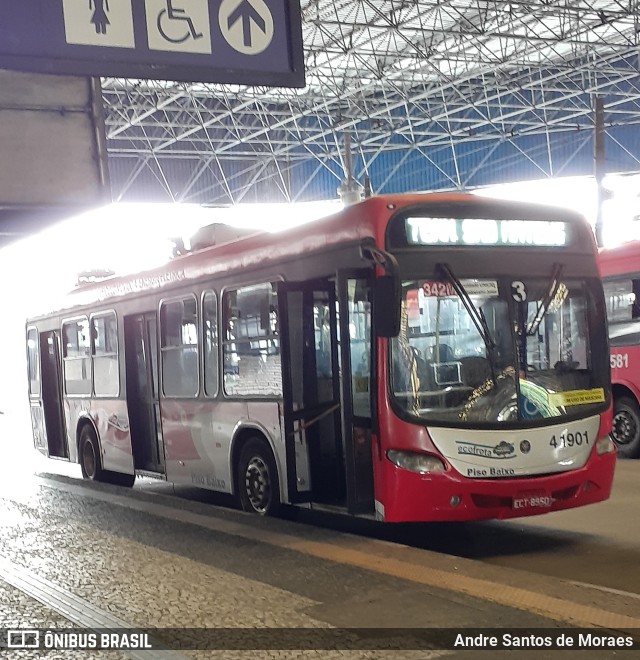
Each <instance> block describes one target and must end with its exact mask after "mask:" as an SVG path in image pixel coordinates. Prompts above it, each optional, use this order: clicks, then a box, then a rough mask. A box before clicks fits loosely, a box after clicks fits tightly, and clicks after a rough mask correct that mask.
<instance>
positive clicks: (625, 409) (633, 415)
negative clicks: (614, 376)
mask: <svg viewBox="0 0 640 660" xmlns="http://www.w3.org/2000/svg"><path fill="white" fill-rule="evenodd" d="M611 437H612V438H613V441H614V442H615V443H616V446H617V448H618V456H619V457H620V458H638V456H640V408H639V407H638V404H637V402H636V400H635V399H632V398H631V397H628V396H621V397H620V398H617V399H615V400H614V402H613V428H612V429H611Z"/></svg>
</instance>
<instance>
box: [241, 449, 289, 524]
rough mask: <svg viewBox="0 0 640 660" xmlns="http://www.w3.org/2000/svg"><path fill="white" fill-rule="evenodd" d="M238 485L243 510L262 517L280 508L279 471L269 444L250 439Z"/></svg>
mask: <svg viewBox="0 0 640 660" xmlns="http://www.w3.org/2000/svg"><path fill="white" fill-rule="evenodd" d="M236 476H237V482H236V483H237V484H238V494H239V498H240V505H241V506H242V509H243V511H248V512H249V513H255V514H257V515H259V516H273V515H275V514H276V513H277V512H278V509H279V508H280V487H279V484H278V472H277V470H276V464H275V461H274V459H273V455H272V454H271V449H270V448H269V446H268V445H267V443H266V442H265V441H263V440H260V439H258V438H255V437H254V438H251V439H250V440H248V441H247V442H246V443H245V445H244V446H243V447H242V450H241V451H240V457H239V459H238V466H237V472H236Z"/></svg>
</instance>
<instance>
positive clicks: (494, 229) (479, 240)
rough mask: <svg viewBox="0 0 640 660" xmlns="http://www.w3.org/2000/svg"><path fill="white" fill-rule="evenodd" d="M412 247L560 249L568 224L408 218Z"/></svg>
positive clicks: (533, 221)
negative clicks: (499, 246)
mask: <svg viewBox="0 0 640 660" xmlns="http://www.w3.org/2000/svg"><path fill="white" fill-rule="evenodd" d="M405 227H406V236H407V242H408V243H409V245H486V246H491V245H510V246H540V247H560V246H563V245H566V243H567V223H566V222H555V221H544V220H494V219H488V218H463V219H461V218H412V217H410V218H407V219H406V225H405Z"/></svg>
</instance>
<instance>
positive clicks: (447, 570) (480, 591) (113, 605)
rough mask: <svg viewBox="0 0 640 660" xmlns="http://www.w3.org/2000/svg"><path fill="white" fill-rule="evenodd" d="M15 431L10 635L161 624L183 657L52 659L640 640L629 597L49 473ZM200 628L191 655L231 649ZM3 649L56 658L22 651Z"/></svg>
mask: <svg viewBox="0 0 640 660" xmlns="http://www.w3.org/2000/svg"><path fill="white" fill-rule="evenodd" d="M1 431H2V428H0V444H2V445H3V448H4V451H3V449H2V448H0V500H1V501H0V628H8V627H13V628H15V627H18V628H23V627H28V628H32V629H35V628H55V629H67V628H68V629H72V630H77V631H84V632H85V633H86V632H87V630H89V629H94V628H99V629H102V628H118V627H120V626H125V627H127V628H132V629H136V630H142V629H153V630H152V633H153V638H154V641H156V642H157V641H158V640H159V641H160V642H163V643H164V644H163V645H164V646H171V647H172V648H174V649H179V650H176V651H175V652H174V653H173V654H171V653H170V652H167V653H165V654H164V656H162V654H161V652H160V651H155V650H154V651H135V650H133V651H132V650H129V651H127V652H120V651H109V652H104V651H103V652H99V651H95V650H83V651H70V650H65V651H47V652H46V653H45V654H44V657H52V658H57V657H60V658H91V657H96V658H100V657H106V658H109V660H120V658H121V657H149V658H154V659H155V658H159V657H174V658H176V657H192V658H201V657H202V658H204V657H216V658H234V657H238V658H249V657H251V658H256V657H265V658H272V657H273V658H303V657H304V658H306V657H308V656H309V657H322V658H343V657H347V658H367V659H369V658H371V659H373V658H421V659H422V658H426V659H430V658H440V657H450V658H456V659H457V658H466V657H472V658H478V659H480V660H484V659H485V658H487V659H488V658H494V657H495V650H490V649H489V650H463V648H464V647H462V646H461V645H459V646H458V647H457V648H456V647H453V646H452V640H455V636H456V635H458V634H460V635H463V636H471V637H474V638H475V637H476V636H477V635H478V634H485V635H493V636H496V637H497V638H498V641H500V642H502V641H504V639H505V638H503V635H512V636H513V637H512V638H507V639H508V640H509V639H512V640H515V642H519V643H520V644H524V643H528V644H531V643H533V644H536V643H540V644H544V643H545V639H544V638H546V637H549V638H550V639H551V641H555V640H556V638H557V637H558V636H560V635H562V634H568V635H570V636H571V638H572V639H575V640H576V643H578V642H579V641H580V638H579V631H578V629H577V628H580V629H584V630H583V631H582V634H591V635H597V636H598V637H600V636H605V637H606V638H607V640H610V639H612V635H613V636H620V635H623V636H626V635H627V633H626V632H625V633H620V632H615V633H614V632H612V631H621V630H623V631H627V630H631V631H632V633H633V631H634V630H635V631H636V632H637V631H640V599H634V598H632V597H629V596H628V595H621V594H619V593H613V592H610V593H609V592H604V593H603V592H601V591H596V590H594V589H592V588H591V587H585V586H582V585H577V584H572V583H570V582H565V581H562V580H559V579H557V578H555V577H545V576H540V575H535V574H532V573H530V572H526V571H521V570H517V569H514V568H510V567H503V566H491V565H487V564H483V563H480V562H477V561H474V560H470V559H466V558H463V557H455V556H451V555H447V554H442V553H437V552H433V551H429V550H425V549H422V548H414V547H406V546H404V545H401V544H397V543H389V542H386V541H383V540H379V539H371V538H364V537H361V536H354V535H350V534H345V533H343V532H339V531H336V530H332V529H326V528H324V529H323V528H318V527H311V526H306V525H303V524H300V523H296V522H292V521H290V520H273V519H270V520H263V519H256V518H254V517H251V516H248V515H246V514H243V513H241V512H238V511H234V510H229V509H221V508H218V507H215V506H212V505H211V504H203V503H199V502H193V501H189V500H186V499H179V498H176V497H172V496H168V495H165V494H160V493H158V492H157V489H154V488H146V489H144V488H143V489H140V488H138V489H134V490H133V491H127V490H124V489H120V488H117V487H114V486H107V485H99V484H87V483H85V482H82V481H79V480H77V479H73V478H69V477H65V476H60V475H50V474H42V473H41V474H40V475H35V476H34V475H33V474H32V470H29V469H26V470H19V469H16V465H17V463H16V459H15V457H13V458H11V457H9V455H8V454H9V449H10V448H11V449H13V447H14V445H13V444H9V443H7V442H6V438H7V437H8V436H7V434H6V433H5V434H2V433H1ZM5 431H6V427H5ZM32 464H33V463H32ZM47 466H48V467H51V463H46V464H42V463H38V465H37V467H38V468H39V469H42V468H43V467H47ZM58 466H60V467H64V468H65V469H67V466H62V464H58V463H56V464H55V467H58ZM74 470H77V467H72V468H71V470H70V471H71V472H72V473H73V472H74ZM67 471H68V470H67ZM593 568H594V570H597V567H596V566H594V567H593ZM92 617H93V618H92ZM91 621H93V622H94V623H90V622H91ZM204 629H207V630H204ZM410 629H413V630H410ZM185 631H189V632H185ZM381 631H382V632H381ZM189 635H190V636H191V638H192V639H194V642H193V644H192V645H191V646H190V648H192V649H194V648H195V649H197V648H201V647H203V646H205V645H206V644H212V645H213V646H214V647H216V645H217V647H218V650H207V651H205V650H189V649H188V648H185V646H189V645H186V644H185V642H186V641H187V638H188V636H189ZM212 635H213V636H212ZM216 635H217V636H216ZM532 635H533V638H532V637H531V636H532ZM592 641H593V640H592ZM220 647H223V648H220ZM255 647H259V648H255ZM335 647H338V648H335ZM247 648H249V649H251V650H247ZM507 653H510V654H512V655H513V656H514V657H531V658H536V659H537V658H541V659H544V658H555V657H558V658H565V659H567V660H569V659H570V658H576V659H578V658H598V659H601V658H602V659H605V660H607V659H609V658H614V657H615V658H618V657H620V656H621V654H622V655H624V656H626V657H638V656H639V655H640V650H637V648H636V650H631V651H628V652H627V651H624V650H617V649H607V648H598V649H596V650H589V651H587V650H570V651H566V650H563V651H556V650H552V649H547V648H545V647H544V646H535V647H534V649H533V650H527V651H524V650H523V649H522V648H521V647H516V646H514V645H513V642H512V646H511V647H510V650H508V651H507ZM0 654H4V655H5V656H6V657H10V658H14V657H15V658H31V657H33V658H35V657H43V652H42V651H16V650H14V649H12V650H5V651H4V652H3V651H0Z"/></svg>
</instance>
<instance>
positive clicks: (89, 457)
mask: <svg viewBox="0 0 640 660" xmlns="http://www.w3.org/2000/svg"><path fill="white" fill-rule="evenodd" d="M79 456H80V467H81V468H82V476H83V477H84V478H85V479H90V480H91V481H102V475H103V472H102V461H101V459H100V447H99V445H98V438H96V434H95V431H94V430H93V429H92V428H91V426H90V425H89V424H85V425H84V426H83V427H82V431H80V442H79Z"/></svg>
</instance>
